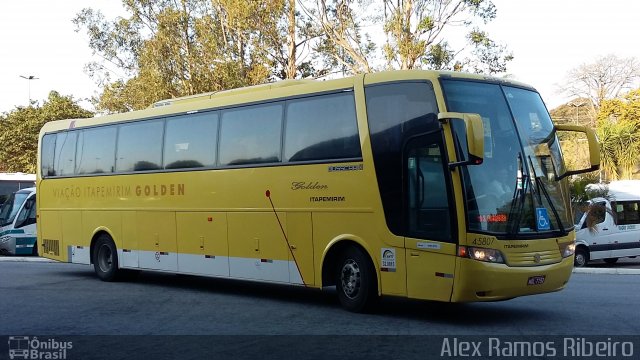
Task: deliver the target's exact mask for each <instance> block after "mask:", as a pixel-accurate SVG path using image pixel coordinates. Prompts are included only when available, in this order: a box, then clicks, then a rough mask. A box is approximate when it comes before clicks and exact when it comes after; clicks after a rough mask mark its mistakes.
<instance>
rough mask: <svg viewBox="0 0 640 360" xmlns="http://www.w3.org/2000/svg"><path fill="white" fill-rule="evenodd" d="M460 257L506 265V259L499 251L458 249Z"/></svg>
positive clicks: (476, 248)
mask: <svg viewBox="0 0 640 360" xmlns="http://www.w3.org/2000/svg"><path fill="white" fill-rule="evenodd" d="M458 256H460V257H466V258H469V259H473V260H478V261H485V262H491V263H498V264H504V257H503V256H502V253H501V252H500V251H499V250H496V249H488V248H480V247H473V246H460V247H458Z"/></svg>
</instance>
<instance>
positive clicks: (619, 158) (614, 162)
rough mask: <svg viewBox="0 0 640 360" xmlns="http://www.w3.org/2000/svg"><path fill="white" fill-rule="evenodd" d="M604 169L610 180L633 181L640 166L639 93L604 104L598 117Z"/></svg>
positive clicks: (604, 101) (628, 94)
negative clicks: (635, 169)
mask: <svg viewBox="0 0 640 360" xmlns="http://www.w3.org/2000/svg"><path fill="white" fill-rule="evenodd" d="M597 121H598V123H597V134H598V139H599V140H600V153H601V156H602V168H603V170H604V171H605V173H606V174H607V175H608V179H609V180H618V179H631V178H632V177H633V171H634V167H636V166H637V165H638V163H639V162H640V89H637V90H634V91H631V92H629V93H627V94H626V95H625V96H624V97H623V98H622V99H611V100H603V101H601V103H600V109H599V112H598V117H597Z"/></svg>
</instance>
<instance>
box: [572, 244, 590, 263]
mask: <svg viewBox="0 0 640 360" xmlns="http://www.w3.org/2000/svg"><path fill="white" fill-rule="evenodd" d="M587 263H589V251H587V249H585V248H583V247H579V248H576V254H575V258H574V260H573V266H574V267H583V266H586V265H587Z"/></svg>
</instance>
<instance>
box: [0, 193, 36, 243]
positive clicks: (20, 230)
mask: <svg viewBox="0 0 640 360" xmlns="http://www.w3.org/2000/svg"><path fill="white" fill-rule="evenodd" d="M0 254H3V255H37V254H38V247H37V245H36V188H34V187H32V188H26V189H22V190H18V191H16V192H14V193H13V194H11V195H10V196H9V198H8V199H7V201H5V202H4V204H2V206H1V207H0Z"/></svg>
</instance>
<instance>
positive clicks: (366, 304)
mask: <svg viewBox="0 0 640 360" xmlns="http://www.w3.org/2000/svg"><path fill="white" fill-rule="evenodd" d="M337 264H338V266H337V268H336V290H337V292H338V299H340V303H341V304H342V307H344V308H345V309H347V310H349V311H352V312H364V311H367V310H370V309H371V308H372V307H373V305H374V303H375V302H376V300H377V299H378V281H377V278H376V272H375V268H374V267H373V264H372V263H371V260H370V259H369V256H367V254H366V253H364V252H363V251H362V250H360V249H358V248H356V247H348V248H347V249H345V251H344V252H343V253H342V254H340V257H339V259H338V263H337Z"/></svg>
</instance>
